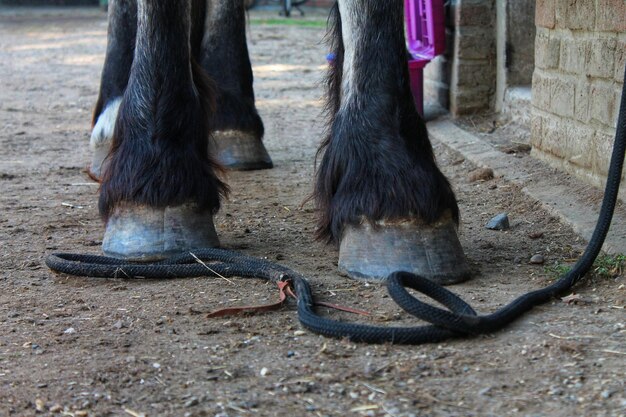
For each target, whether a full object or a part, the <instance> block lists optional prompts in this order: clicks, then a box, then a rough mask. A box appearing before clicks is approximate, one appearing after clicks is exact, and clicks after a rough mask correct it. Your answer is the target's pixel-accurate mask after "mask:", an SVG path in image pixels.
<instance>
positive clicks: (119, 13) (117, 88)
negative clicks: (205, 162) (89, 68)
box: [89, 0, 137, 178]
mask: <svg viewBox="0 0 626 417" xmlns="http://www.w3.org/2000/svg"><path fill="white" fill-rule="evenodd" d="M136 34H137V2H136V0H113V1H111V3H110V4H109V28H108V32H107V51H106V58H105V60H104V68H103V70H102V77H101V80H100V93H99V95H98V101H97V102H96V108H95V110H94V114H93V129H92V131H91V140H90V147H91V150H92V153H93V156H92V161H91V165H90V167H89V170H90V172H91V174H92V175H93V176H94V177H96V178H99V177H100V175H101V173H102V163H103V161H104V160H105V158H106V156H107V155H108V154H109V151H110V150H111V141H112V140H113V131H114V129H115V120H116V119H117V112H118V109H119V106H120V103H121V101H122V95H123V94H124V90H125V89H126V85H127V84H128V76H129V74H130V67H131V65H132V63H133V55H134V51H135V36H136Z"/></svg>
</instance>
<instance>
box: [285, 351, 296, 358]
mask: <svg viewBox="0 0 626 417" xmlns="http://www.w3.org/2000/svg"><path fill="white" fill-rule="evenodd" d="M295 355H296V352H294V351H293V350H290V351H288V352H287V357H288V358H292V357H294V356H295Z"/></svg>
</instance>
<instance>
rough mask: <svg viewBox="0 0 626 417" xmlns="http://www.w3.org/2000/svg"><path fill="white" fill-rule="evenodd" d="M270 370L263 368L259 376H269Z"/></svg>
mask: <svg viewBox="0 0 626 417" xmlns="http://www.w3.org/2000/svg"><path fill="white" fill-rule="evenodd" d="M269 372H270V370H269V369H267V368H261V372H259V375H261V376H265V375H267V374H269Z"/></svg>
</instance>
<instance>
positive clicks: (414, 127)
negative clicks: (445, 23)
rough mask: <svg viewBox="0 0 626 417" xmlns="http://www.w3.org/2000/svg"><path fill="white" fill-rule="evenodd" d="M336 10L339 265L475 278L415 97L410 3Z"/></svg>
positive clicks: (450, 279) (358, 272) (330, 204)
mask: <svg viewBox="0 0 626 417" xmlns="http://www.w3.org/2000/svg"><path fill="white" fill-rule="evenodd" d="M331 19H332V20H333V22H334V28H333V29H332V33H331V39H332V42H333V49H334V53H335V56H336V60H335V62H334V65H333V66H332V67H331V69H330V73H329V76H328V100H329V102H328V108H329V110H330V114H331V118H332V119H331V123H330V126H331V127H330V129H329V133H328V136H327V137H326V139H325V140H324V141H323V143H322V147H321V148H320V151H321V152H322V151H323V157H322V159H321V163H320V166H319V168H318V173H317V180H316V186H315V196H316V201H317V205H318V208H319V211H320V219H319V224H318V235H319V237H321V238H324V239H327V240H329V241H336V242H340V249H339V268H340V269H342V270H344V271H345V272H347V273H348V275H350V276H352V277H355V278H365V279H384V278H386V277H387V276H388V275H389V274H390V273H391V272H393V271H396V270H404V271H409V272H414V273H417V274H420V275H423V276H425V277H427V278H430V279H432V280H434V281H436V282H439V283H445V284H448V283H454V282H459V281H463V280H465V279H467V278H468V277H469V275H470V270H469V267H468V264H467V262H466V260H465V256H464V254H463V250H462V248H461V245H460V243H459V240H458V237H457V235H456V227H457V224H458V217H459V215H458V206H457V203H456V198H455V196H454V193H453V191H452V189H451V187H450V184H449V183H448V181H447V179H446V178H445V177H444V175H443V174H442V173H441V171H440V170H439V168H438V167H437V164H436V162H435V158H434V155H433V150H432V147H431V144H430V141H429V139H428V134H427V131H426V126H425V124H424V121H423V120H422V119H421V118H420V116H419V114H418V112H417V111H416V109H415V105H414V102H413V98H412V96H411V91H410V84H409V74H408V68H407V56H406V46H405V39H404V24H403V2H401V1H392V2H383V1H380V0H339V2H338V6H335V8H334V9H333V12H332V16H331Z"/></svg>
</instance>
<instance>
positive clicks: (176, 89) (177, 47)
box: [99, 0, 227, 260]
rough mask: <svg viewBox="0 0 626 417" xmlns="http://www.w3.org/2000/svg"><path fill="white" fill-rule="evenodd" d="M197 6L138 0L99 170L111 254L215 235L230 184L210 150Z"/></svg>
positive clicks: (172, 246) (146, 255) (152, 255)
mask: <svg viewBox="0 0 626 417" xmlns="http://www.w3.org/2000/svg"><path fill="white" fill-rule="evenodd" d="M200 9H202V8H201V7H196V6H195V4H194V7H192V5H191V4H190V2H189V1H180V0H139V1H138V7H137V35H136V42H135V48H134V56H133V61H132V66H131V69H130V75H129V78H128V85H127V86H126V89H125V90H124V93H123V96H122V99H121V102H120V105H119V110H118V115H117V121H116V123H115V129H114V133H113V138H112V144H111V151H110V154H109V156H108V157H107V162H106V164H105V168H104V171H103V174H102V180H101V189H100V202H99V208H100V212H101V214H102V216H103V218H104V219H105V221H106V231H105V236H104V239H103V243H102V246H103V251H104V252H105V253H106V254H109V255H112V256H116V257H121V258H127V259H132V260H154V259H159V258H162V257H164V256H167V255H170V254H173V253H178V252H181V251H185V250H190V249H193V248H198V247H206V246H215V245H217V244H218V240H217V236H216V233H215V228H214V226H213V220H212V215H213V214H214V213H215V212H216V211H217V210H218V209H219V206H220V197H221V196H222V195H224V194H225V193H226V192H227V187H226V185H225V184H224V183H223V182H222V181H221V180H220V179H219V178H218V176H217V175H216V170H217V169H218V168H217V167H218V165H217V164H216V163H215V161H213V160H212V159H211V158H210V157H209V155H208V153H207V147H208V137H209V133H210V132H209V118H210V106H211V100H212V89H211V84H210V82H209V80H208V78H207V77H206V74H205V73H204V72H203V71H202V70H201V68H200V67H199V66H198V65H197V64H196V63H195V61H194V60H193V59H192V47H193V46H192V45H193V44H194V39H193V38H195V35H193V34H195V33H196V32H195V31H194V32H192V29H191V26H192V10H193V11H194V12H196V11H197V10H200ZM193 21H194V22H195V21H196V19H193Z"/></svg>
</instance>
